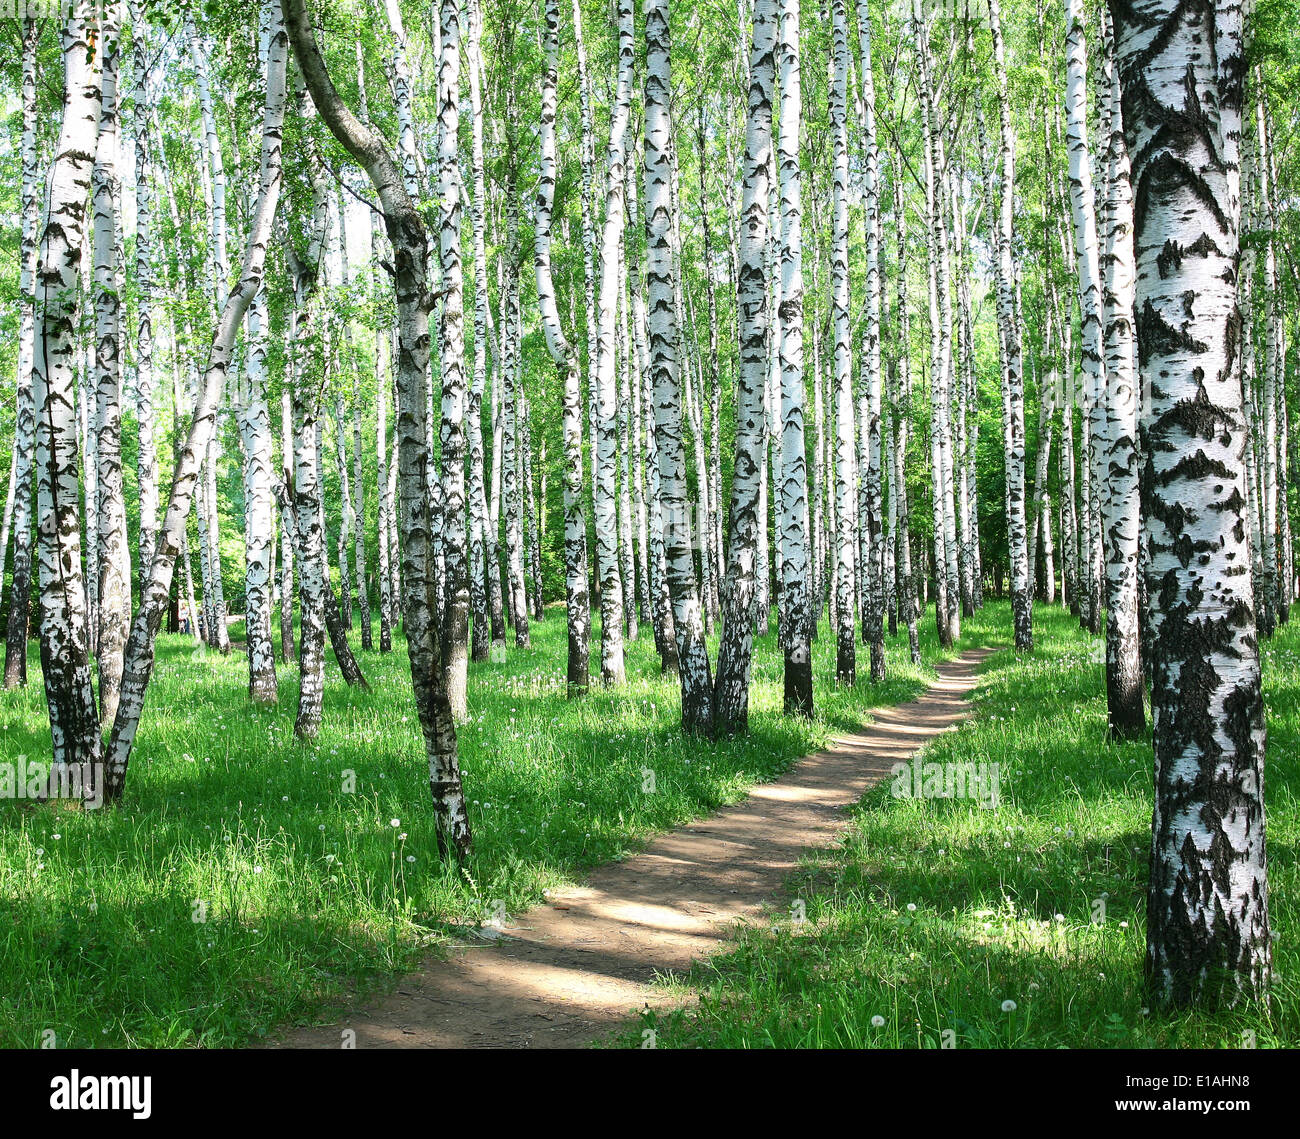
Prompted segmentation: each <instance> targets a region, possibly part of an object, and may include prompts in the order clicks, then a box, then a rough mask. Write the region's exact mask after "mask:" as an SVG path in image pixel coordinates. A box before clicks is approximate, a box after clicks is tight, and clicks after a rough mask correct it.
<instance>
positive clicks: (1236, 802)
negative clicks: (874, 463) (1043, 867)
mask: <svg viewBox="0 0 1300 1139" xmlns="http://www.w3.org/2000/svg"><path fill="white" fill-rule="evenodd" d="M1114 15H1115V20H1116V28H1115V31H1116V42H1117V58H1118V63H1119V70H1120V82H1121V88H1122V92H1123V107H1124V129H1125V139H1126V142H1127V144H1128V152H1129V154H1130V155H1131V156H1132V162H1133V169H1132V179H1133V186H1134V188H1135V192H1134V198H1135V208H1134V238H1133V245H1134V249H1135V250H1136V251H1137V282H1136V299H1135V306H1134V307H1135V312H1136V314H1137V318H1136V323H1137V332H1138V345H1139V347H1138V351H1139V367H1140V370H1141V375H1142V380H1143V386H1144V389H1145V393H1146V394H1145V396H1144V411H1143V420H1144V428H1145V438H1146V439H1147V441H1148V446H1146V447H1145V448H1144V456H1145V463H1146V465H1147V482H1146V485H1147V487H1148V491H1147V493H1148V495H1149V503H1150V509H1149V510H1148V511H1147V513H1146V515H1145V517H1144V520H1143V541H1144V542H1145V544H1146V546H1147V550H1148V554H1149V561H1148V563H1147V581H1148V590H1149V595H1150V597H1151V599H1152V606H1153V608H1152V613H1151V622H1152V648H1153V656H1154V659H1153V661H1152V678H1153V682H1152V692H1151V705H1152V710H1153V713H1154V721H1155V726H1154V742H1155V761H1156V767H1155V811H1154V815H1153V820H1152V843H1151V875H1150V886H1149V888H1148V894H1147V960H1146V970H1147V978H1148V981H1149V983H1150V985H1151V988H1152V990H1153V994H1154V995H1155V997H1156V998H1157V999H1158V1000H1160V1001H1162V1002H1165V1003H1169V1004H1173V1005H1187V1004H1191V1003H1193V1002H1195V1003H1200V1002H1203V1001H1209V1002H1221V1003H1224V1004H1234V1003H1236V1002H1238V1001H1239V1000H1241V999H1242V998H1243V997H1245V996H1248V995H1257V994H1260V993H1262V991H1263V990H1264V988H1265V986H1266V985H1267V983H1268V980H1269V970H1270V953H1271V948H1270V937H1269V917H1268V887H1267V877H1266V868H1265V853H1264V798H1263V795H1264V705H1263V697H1262V692H1261V684H1260V665H1259V649H1258V643H1257V639H1256V627H1255V599H1254V591H1253V589H1252V588H1251V581H1250V575H1249V573H1243V572H1242V571H1243V570H1244V569H1245V567H1246V566H1248V564H1249V557H1250V550H1249V538H1248V533H1249V531H1248V528H1247V527H1246V525H1245V518H1244V516H1243V511H1244V510H1245V509H1246V502H1245V499H1244V497H1243V496H1244V491H1245V471H1244V469H1243V449H1244V443H1245V439H1244V424H1243V420H1242V408H1241V386H1240V383H1239V381H1238V377H1237V373H1236V371H1235V368H1234V362H1235V355H1236V337H1237V334H1238V328H1239V321H1240V314H1239V312H1238V310H1237V297H1236V282H1235V277H1236V269H1237V262H1238V218H1239V210H1240V192H1241V191H1240V181H1241V180H1240V166H1239V161H1240V139H1241V130H1242V114H1241V110H1242V107H1241V104H1242V88H1243V85H1244V78H1245V75H1244V71H1245V59H1244V57H1243V53H1242V28H1241V20H1242V14H1241V9H1240V8H1239V7H1228V6H1226V5H1221V6H1219V7H1218V8H1209V9H1207V8H1203V7H1202V8H1192V7H1190V6H1189V4H1188V3H1187V0H1139V2H1138V3H1136V4H1134V5H1133V6H1132V7H1131V8H1129V7H1121V6H1118V5H1117V6H1116V8H1115V10H1114ZM1207 45H1211V46H1212V47H1213V50H1212V51H1207V50H1206V47H1207ZM1171 127H1173V128H1174V129H1171Z"/></svg>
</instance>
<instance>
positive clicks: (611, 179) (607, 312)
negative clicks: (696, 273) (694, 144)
mask: <svg viewBox="0 0 1300 1139" xmlns="http://www.w3.org/2000/svg"><path fill="white" fill-rule="evenodd" d="M617 13H618V84H617V90H616V93H615V96H614V106H613V117H612V119H611V122H610V136H609V149H608V154H607V159H606V170H607V183H606V192H605V224H604V228H603V230H602V233H601V243H600V288H599V291H598V295H597V299H596V303H597V310H596V311H597V339H596V367H595V373H594V387H595V392H596V417H597V432H596V434H597V460H598V461H597V464H596V466H597V469H596V472H595V503H596V504H595V521H596V568H597V572H598V574H599V577H600V645H601V648H600V675H601V679H602V680H603V681H604V683H605V684H607V685H615V684H623V683H624V682H625V681H626V679H627V673H626V670H625V666H624V661H623V582H622V580H621V577H620V574H619V564H618V507H617V501H616V499H617V484H618V471H617V468H616V466H615V462H616V459H615V451H616V447H617V436H616V422H615V418H616V414H617V410H618V409H617V403H618V383H617V370H616V369H617V360H616V359H615V355H616V353H615V341H616V338H617V325H618V293H619V271H618V260H619V255H618V251H619V241H620V239H621V238H622V235H623V221H624V203H623V193H624V188H623V181H624V169H623V168H624V164H625V163H626V161H627V139H626V136H627V128H628V120H629V117H630V116H631V110H632V67H633V41H632V3H631V0H617Z"/></svg>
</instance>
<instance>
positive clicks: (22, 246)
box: [0, 19, 67, 689]
mask: <svg viewBox="0 0 1300 1139" xmlns="http://www.w3.org/2000/svg"><path fill="white" fill-rule="evenodd" d="M37 28H38V25H37V23H36V21H35V20H33V19H27V20H24V21H23V28H22V44H23V92H22V104H23V139H22V203H21V205H22V234H21V238H20V241H19V268H18V296H19V304H20V306H21V307H20V311H19V316H18V374H17V376H16V380H15V388H16V397H15V413H14V457H13V471H12V475H11V477H10V482H9V494H10V496H11V497H12V500H13V508H12V515H11V518H12V523H11V526H12V533H13V543H14V558H13V578H12V581H11V582H10V588H9V616H8V624H7V627H6V630H5V632H6V636H5V674H4V686H5V688H7V689H9V688H18V687H20V686H23V685H25V684H26V683H27V626H28V623H29V619H30V603H31V592H32V457H33V456H32V450H33V447H34V445H35V435H36V421H35V407H34V404H33V390H32V376H33V357H34V355H35V351H36V344H35V341H36V319H37V308H36V285H37V280H36V270H37V264H38V256H39V249H38V237H39V235H40V225H41V180H40V173H39V171H38V169H37V165H36V162H37V154H36V126H37V120H36V44H37V38H38V32H37ZM64 50H65V52H66V50H67V45H66V43H65V45H64ZM7 545H8V542H7V540H6V541H4V542H0V584H3V577H4V574H3V568H4V556H5V550H6V547H7Z"/></svg>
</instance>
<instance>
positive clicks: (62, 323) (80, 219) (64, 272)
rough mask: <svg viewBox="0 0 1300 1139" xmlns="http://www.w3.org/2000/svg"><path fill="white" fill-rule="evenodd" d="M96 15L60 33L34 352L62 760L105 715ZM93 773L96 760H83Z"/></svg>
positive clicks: (45, 588) (44, 591)
mask: <svg viewBox="0 0 1300 1139" xmlns="http://www.w3.org/2000/svg"><path fill="white" fill-rule="evenodd" d="M97 30H98V28H97V23H96V20H95V18H94V15H93V13H92V10H91V8H90V5H89V4H88V3H86V2H85V0H80V2H78V3H75V4H74V5H73V7H72V10H71V12H70V13H69V15H68V18H67V22H66V23H65V24H64V25H63V30H62V33H61V37H60V44H61V47H62V53H63V60H64V76H65V78H64V91H63V125H62V127H61V128H60V132H59V140H58V148H57V149H56V151H55V155H56V157H55V159H54V164H53V167H52V169H51V171H50V180H49V190H48V198H47V201H48V208H47V213H46V220H45V225H44V228H43V231H42V233H41V240H40V253H39V260H38V265H37V271H36V321H37V326H38V335H37V336H36V338H35V351H34V355H33V362H32V399H33V406H34V407H35V409H36V509H37V516H38V517H39V518H40V519H41V520H42V522H41V525H40V526H39V527H38V531H37V532H38V535H39V538H38V547H37V548H38V565H39V573H38V580H39V586H40V612H41V672H42V674H43V676H44V678H45V697H46V702H47V707H48V709H49V714H50V731H51V735H52V744H53V758H54V763H55V764H56V765H59V766H65V765H66V766H71V765H73V764H81V765H93V764H95V763H97V762H98V761H99V754H100V738H99V717H98V716H97V715H96V711H95V693H94V689H93V687H92V685H91V675H90V653H89V647H88V644H87V638H88V635H89V629H88V627H87V620H86V594H85V584H84V581H83V579H82V574H81V531H80V527H79V525H78V512H79V497H80V488H79V487H78V485H77V434H78V431H77V426H78V425H77V419H76V411H75V394H74V393H75V389H76V376H75V366H74V362H73V361H74V356H75V353H76V339H75V329H76V326H77V318H78V312H77V298H78V291H79V289H78V286H79V283H80V277H81V273H82V238H83V236H84V231H85V204H86V198H87V195H88V194H89V192H90V176H91V167H92V165H93V161H94V152H95V139H96V132H97V130H98V125H99V77H98V74H97V68H96V66H95V62H94V60H93V58H92V56H93V52H92V45H93V43H94V40H95V36H96V33H97ZM83 770H84V771H85V773H86V774H88V775H91V776H92V777H93V773H94V769H93V768H92V767H84V766H83Z"/></svg>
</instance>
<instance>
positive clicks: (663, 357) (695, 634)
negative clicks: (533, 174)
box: [644, 0, 713, 736]
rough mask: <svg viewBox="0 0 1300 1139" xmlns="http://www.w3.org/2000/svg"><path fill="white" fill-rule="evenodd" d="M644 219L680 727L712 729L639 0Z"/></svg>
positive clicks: (653, 35) (655, 87)
mask: <svg viewBox="0 0 1300 1139" xmlns="http://www.w3.org/2000/svg"><path fill="white" fill-rule="evenodd" d="M644 10H645V36H646V83H645V219H646V300H647V303H648V309H649V311H648V323H649V332H650V376H649V382H650V385H651V388H652V390H653V393H654V428H653V430H654V441H655V448H656V451H657V458H658V461H659V488H658V495H657V499H658V503H659V509H660V525H661V527H662V534H663V547H664V556H665V559H666V562H667V581H668V592H669V595H670V597H671V598H672V606H673V628H674V630H675V631H676V637H677V672H678V677H679V678H680V681H681V693H682V730H683V731H685V732H687V733H693V734H697V735H703V736H710V735H712V733H713V679H712V676H711V675H710V668H709V650H708V645H707V644H706V642H705V639H704V617H703V613H702V612H701V609H700V596H699V588H698V584H697V582H696V578H695V559H694V556H693V552H692V538H693V535H694V530H693V527H692V526H691V512H690V506H689V505H688V502H687V488H686V454H685V447H684V446H683V443H682V400H681V384H680V377H679V374H678V369H679V361H678V355H677V349H678V343H679V330H678V327H677V314H676V308H675V305H674V293H675V289H676V281H675V266H674V264H673V250H672V242H671V229H672V209H673V202H672V164H671V160H670V156H669V146H670V144H671V137H672V70H671V58H672V42H671V38H670V33H669V21H668V0H646V3H645V7H644Z"/></svg>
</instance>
